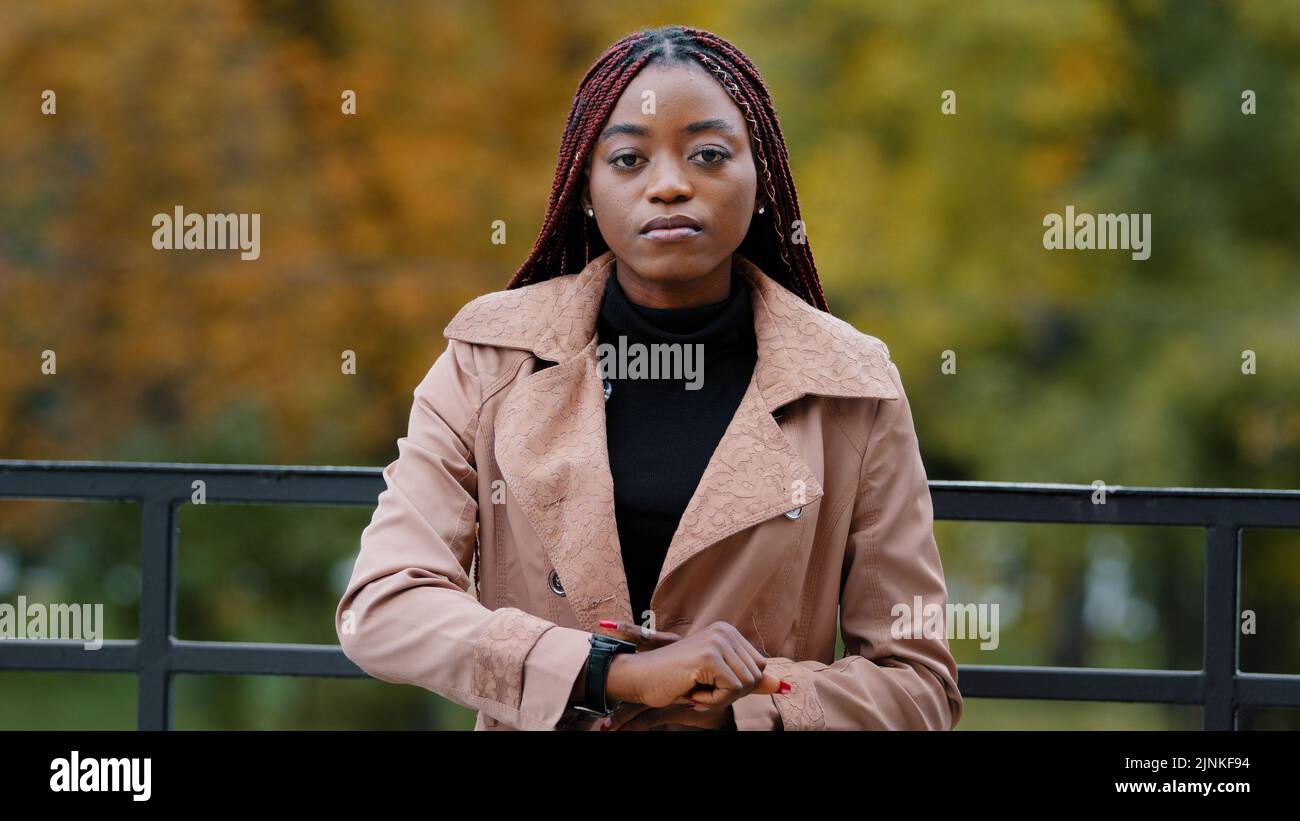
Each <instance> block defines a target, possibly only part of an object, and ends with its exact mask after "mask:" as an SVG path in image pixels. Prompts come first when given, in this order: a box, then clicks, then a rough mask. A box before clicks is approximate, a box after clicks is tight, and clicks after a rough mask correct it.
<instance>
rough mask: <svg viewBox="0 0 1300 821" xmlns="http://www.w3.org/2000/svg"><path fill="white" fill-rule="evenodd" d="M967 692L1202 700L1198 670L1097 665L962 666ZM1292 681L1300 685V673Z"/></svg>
mask: <svg viewBox="0 0 1300 821" xmlns="http://www.w3.org/2000/svg"><path fill="white" fill-rule="evenodd" d="M958 686H959V687H960V688H961V694H962V696H963V697H964V698H1032V699H1047V700H1051V701H1131V702H1152V703H1160V704H1201V703H1203V699H1204V682H1203V679H1202V675H1201V673H1200V671H1197V670H1113V669H1097V668H1092V667H1014V666H1010V665H997V664H993V665H969V666H959V667H958ZM1293 686H1294V687H1295V688H1296V689H1297V691H1300V676H1297V677H1296V680H1295V682H1294V683H1293Z"/></svg>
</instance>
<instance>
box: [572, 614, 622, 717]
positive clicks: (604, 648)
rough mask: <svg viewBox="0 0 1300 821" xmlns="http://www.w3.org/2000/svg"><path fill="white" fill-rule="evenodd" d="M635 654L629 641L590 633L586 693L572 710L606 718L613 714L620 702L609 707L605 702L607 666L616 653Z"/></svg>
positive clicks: (612, 660)
mask: <svg viewBox="0 0 1300 821" xmlns="http://www.w3.org/2000/svg"><path fill="white" fill-rule="evenodd" d="M635 652H636V645H635V644H633V643H632V642H630V641H623V640H622V639H616V638H613V637H611V636H603V635H601V634H600V633H592V634H591V651H590V652H589V653H588V654H587V676H586V691H585V692H584V694H583V698H582V700H581V701H579V702H576V703H574V705H573V709H575V710H578V711H579V712H583V713H587V714H588V715H594V716H607V715H609V714H610V713H612V712H614V708H615V707H617V706H618V705H619V703H621V702H615V703H614V704H613V705H610V704H607V703H606V701H605V678H606V676H607V675H608V674H609V666H610V665H611V664H612V663H613V662H614V656H615V655H617V654H618V653H635Z"/></svg>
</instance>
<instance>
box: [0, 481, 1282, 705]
mask: <svg viewBox="0 0 1300 821" xmlns="http://www.w3.org/2000/svg"><path fill="white" fill-rule="evenodd" d="M196 481H202V482H203V485H204V492H205V496H206V503H208V504H212V503H217V504H221V503H228V504H229V503H233V504H294V505H330V506H341V505H362V506H364V505H371V506H373V505H374V504H375V503H376V500H377V499H378V496H379V493H380V492H381V491H383V489H384V486H385V485H384V479H383V469H382V468H373V467H372V468H360V467H310V466H262V465H204V464H153V463H135V462H48V461H4V460H0V499H46V500H84V501H134V502H138V503H139V504H140V506H141V512H140V516H141V521H140V527H141V529H140V533H141V539H140V541H141V544H140V581H141V590H140V631H139V638H138V639H136V640H134V641H126V640H111V641H105V642H104V643H103V646H102V647H101V648H100V649H99V650H97V651H95V652H86V651H85V650H84V649H83V644H82V642H81V641H61V640H60V641H55V640H21V641H20V640H13V639H9V640H5V641H0V671H3V670H10V671H13V670H55V671H82V672H120V673H133V674H135V675H136V676H138V678H139V702H138V721H139V728H140V729H141V730H163V729H170V728H171V724H172V677H173V676H175V675H178V674H205V673H206V674H227V675H254V676H324V677H359V678H364V677H366V675H367V674H366V673H365V671H363V670H361V669H360V668H359V667H357V666H356V665H355V664H353V663H352V661H350V660H349V659H348V658H347V657H346V656H344V655H343V651H342V650H341V649H340V648H339V647H338V646H337V645H315V644H272V643H236V642H204V641H184V640H181V639H177V638H176V637H175V626H176V556H177V542H178V529H177V509H178V507H179V506H180V505H182V504H188V503H189V501H190V499H191V497H192V494H193V493H194V489H195V487H196V485H195V484H194V483H195V482H196ZM1095 490H1096V488H1094V487H1093V486H1091V485H1042V484H1014V483H999V482H939V481H934V482H930V491H931V496H932V498H933V500H934V511H935V518H936V519H940V520H965V521H980V522H1022V523H1060V524H1096V525H1152V526H1172V527H1188V526H1190V527H1199V528H1203V529H1204V530H1205V533H1206V540H1205V582H1204V586H1205V608H1204V633H1203V636H1204V658H1203V663H1202V668H1201V669H1200V670H1125V669H1110V668H1067V667H1017V666H1004V665H961V666H960V668H959V671H958V672H959V678H960V685H961V691H962V695H963V696H965V697H967V698H1007V699H1049V700H1072V701H1073V700H1077V701H1115V702H1145V703H1161V704H1180V705H1200V706H1202V707H1203V708H1204V727H1205V729H1207V730H1233V729H1236V726H1237V711H1238V709H1239V708H1241V707H1291V708H1294V707H1300V676H1296V675H1280V674H1262V673H1246V672H1242V671H1241V670H1239V669H1238V650H1239V636H1240V632H1239V626H1238V625H1239V621H1238V612H1239V594H1240V590H1239V583H1240V562H1241V530H1242V529H1243V528H1247V527H1249V528H1300V491H1292V490H1238V489H1208V488H1129V487H1123V486H1114V485H1110V486H1106V488H1105V491H1106V492H1105V504H1094V503H1093V501H1092V499H1093V494H1094V491H1095Z"/></svg>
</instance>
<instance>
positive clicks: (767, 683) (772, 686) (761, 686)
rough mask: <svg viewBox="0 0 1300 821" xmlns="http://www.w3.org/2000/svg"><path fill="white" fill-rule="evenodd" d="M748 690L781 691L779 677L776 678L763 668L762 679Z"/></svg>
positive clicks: (757, 691) (752, 691) (755, 691)
mask: <svg viewBox="0 0 1300 821" xmlns="http://www.w3.org/2000/svg"><path fill="white" fill-rule="evenodd" d="M750 692H751V693H779V692H781V679H779V678H777V677H776V676H774V675H772V674H771V673H769V672H767V671H766V670H764V671H763V680H762V681H760V682H759V683H758V685H757V686H756V687H755V688H754V689H753V690H750Z"/></svg>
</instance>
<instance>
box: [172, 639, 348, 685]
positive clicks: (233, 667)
mask: <svg viewBox="0 0 1300 821" xmlns="http://www.w3.org/2000/svg"><path fill="white" fill-rule="evenodd" d="M170 667H171V670H172V672H173V673H193V674H212V673H216V674H223V675H243V676H321V677H326V678H340V677H341V678H365V677H366V676H367V673H366V672H365V671H364V670H362V669H361V668H360V667H358V666H357V665H356V664H355V663H354V662H353V661H352V660H351V659H349V658H348V657H347V656H345V655H344V654H343V651H342V650H341V649H339V647H338V646H337V645H333V644H262V643H240V642H215V641H179V640H176V641H173V642H172V652H171V664H170Z"/></svg>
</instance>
